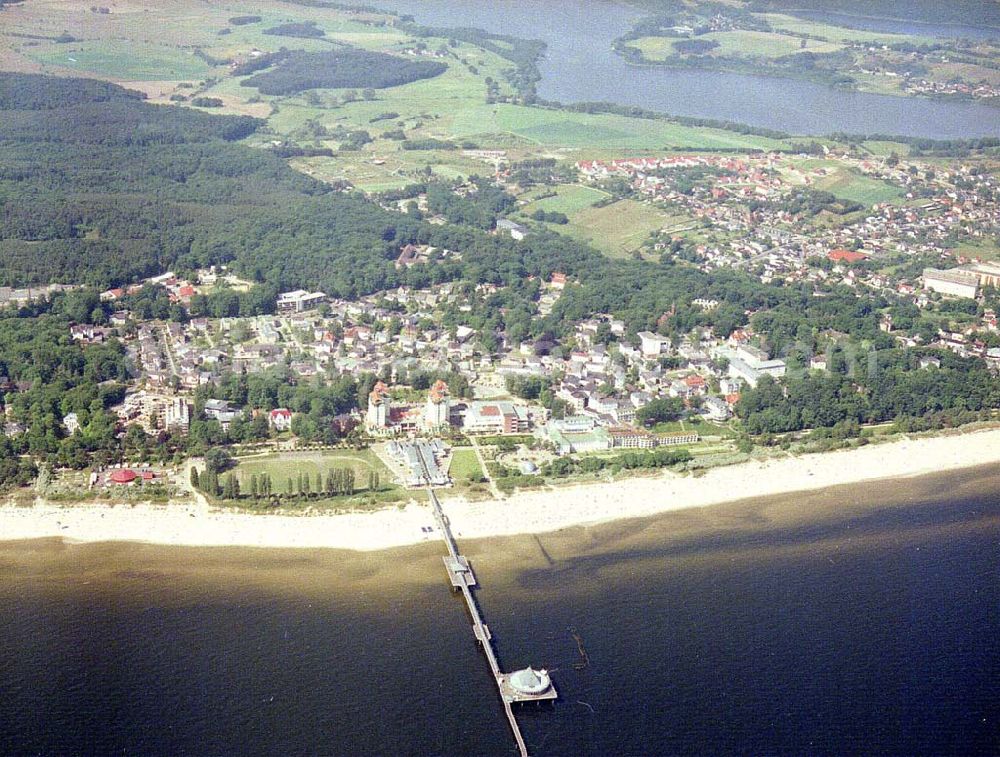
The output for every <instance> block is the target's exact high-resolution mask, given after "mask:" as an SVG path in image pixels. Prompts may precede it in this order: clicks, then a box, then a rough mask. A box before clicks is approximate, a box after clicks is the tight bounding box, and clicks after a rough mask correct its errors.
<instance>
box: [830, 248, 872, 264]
mask: <svg viewBox="0 0 1000 757" xmlns="http://www.w3.org/2000/svg"><path fill="white" fill-rule="evenodd" d="M826 257H827V258H828V259H829V260H832V261H833V262H834V263H860V262H861V261H862V260H868V256H867V255H865V254H864V253H863V252H857V251H856V250H831V251H830V252H829V253H827V256H826Z"/></svg>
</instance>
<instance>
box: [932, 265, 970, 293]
mask: <svg viewBox="0 0 1000 757" xmlns="http://www.w3.org/2000/svg"><path fill="white" fill-rule="evenodd" d="M924 289H930V290H931V291H932V292H939V293H941V294H947V295H951V296H952V297H969V298H975V296H976V295H977V294H979V274H977V273H975V272H973V271H967V270H964V269H962V268H952V269H950V270H947V271H942V270H939V269H937V268H925V269H924Z"/></svg>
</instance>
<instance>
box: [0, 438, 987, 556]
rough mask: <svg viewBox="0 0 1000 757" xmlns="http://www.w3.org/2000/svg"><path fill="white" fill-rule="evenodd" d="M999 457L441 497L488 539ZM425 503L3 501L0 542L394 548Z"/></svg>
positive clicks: (963, 453) (866, 453)
mask: <svg viewBox="0 0 1000 757" xmlns="http://www.w3.org/2000/svg"><path fill="white" fill-rule="evenodd" d="M994 462H1000V429H990V430H986V431H978V432H973V433H967V434H961V435H955V436H942V437H935V438H922V439H907V440H903V441H898V442H893V443H887V444H881V445H871V446H867V447H861V448H859V449H856V450H844V451H837V452H829V453H824V454H815V455H804V456H801V457H794V458H792V457H790V458H782V459H777V460H769V461H763V462H750V463H744V464H740V465H733V466H729V467H723V468H715V469H712V470H709V471H707V472H706V473H705V474H704V475H701V476H691V475H687V476H681V475H677V474H674V473H667V474H663V475H660V476H656V477H653V478H640V479H633V480H628V481H619V482H614V483H595V484H588V485H582V486H576V487H566V488H559V489H553V490H544V491H538V492H526V493H520V494H517V495H514V496H512V497H510V498H509V499H506V500H503V501H495V500H489V501H481V502H467V501H464V500H461V499H449V500H446V502H445V503H444V509H445V512H446V513H447V514H448V516H449V518H450V519H451V522H452V526H453V529H454V532H455V535H456V536H457V537H459V538H465V539H470V538H486V537H493V536H511V535H516V534H526V533H547V532H551V531H558V530H560V529H564V528H569V527H572V526H588V525H595V524H599V523H607V522H610V521H615V520H622V519H628V518H640V517H648V516H652V515H656V514H658V513H664V512H669V511H673V510H681V509H685V508H691V507H706V506H709V505H714V504H719V503H723V502H731V501H734V500H739V499H748V498H754V497H766V496H773V495H780V494H788V493H791V492H797V491H809V490H817V489H825V488H828V487H831V486H838V485H841V484H856V483H861V482H865V481H874V480H878V479H888V478H901V477H912V476H920V475H926V474H931V473H938V472H946V471H955V470H959V469H961V468H966V467H974V466H980V465H986V464H989V463H994ZM432 524H433V518H432V516H431V513H430V509H429V507H428V506H426V505H423V504H417V503H415V502H411V503H410V504H408V505H406V506H405V507H393V508H390V509H386V510H381V511H378V512H371V513H357V514H343V515H302V516H291V515H253V514H240V513H232V512H226V511H216V510H209V509H208V508H205V507H201V506H197V505H171V506H168V507H154V506H146V505H136V506H129V505H119V506H114V507H111V506H96V505H87V506H81V505H78V506H66V507H61V506H54V505H36V506H34V507H3V508H0V540H5V541H6V540H24V539H40V538H52V537H60V538H62V539H65V540H67V541H69V542H102V541H135V542H145V543H151V544H163V545H175V546H205V547H208V546H246V547H276V548H277V547H281V548H331V549H349V550H359V551H372V550H380V549H389V548H393V547H401V546H406V545H411V544H419V543H421V542H426V541H433V540H436V539H438V538H439V537H438V535H437V534H436V533H428V532H426V531H424V530H423V529H424V527H427V526H431V525H432Z"/></svg>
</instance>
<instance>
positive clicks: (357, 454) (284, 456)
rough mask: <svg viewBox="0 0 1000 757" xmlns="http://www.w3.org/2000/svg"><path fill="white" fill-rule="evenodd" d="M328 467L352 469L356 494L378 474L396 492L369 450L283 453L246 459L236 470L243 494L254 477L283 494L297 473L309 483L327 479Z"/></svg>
mask: <svg viewBox="0 0 1000 757" xmlns="http://www.w3.org/2000/svg"><path fill="white" fill-rule="evenodd" d="M331 468H351V469H352V470H353V471H354V475H355V481H356V485H357V488H358V491H362V490H364V489H365V488H366V487H367V486H368V474H369V473H370V472H372V471H375V472H376V473H378V474H379V478H380V483H381V485H382V488H383V489H396V488H398V487H396V486H395V484H394V483H393V481H392V474H391V473H390V472H389V469H388V468H386V467H385V465H384V464H383V463H382V461H381V460H379V459H378V457H376V455H375V454H374V453H373V452H371V450H334V451H330V452H284V453H281V454H274V455H265V456H262V457H251V458H245V459H243V460H241V461H240V463H239V465H238V466H237V467H236V469H235V471H234V472H235V474H236V475H237V476H239V479H240V487H241V489H242V490H243V491H249V490H250V478H251V476H253V475H255V474H256V475H258V476H260V475H262V474H266V475H270V476H271V481H272V483H273V486H274V491H275V492H277V493H282V492H284V491H285V485H286V482H287V480H288V479H289V478H291V479H292V480H293V481H297V480H298V475H299V473H302V474H303V475H308V476H309V482H310V484H313V483H314V482H315V480H316V475H317V474H319V475H321V476H322V477H323V479H324V480H325V479H326V474H327V473H328V472H329V471H330V469H331Z"/></svg>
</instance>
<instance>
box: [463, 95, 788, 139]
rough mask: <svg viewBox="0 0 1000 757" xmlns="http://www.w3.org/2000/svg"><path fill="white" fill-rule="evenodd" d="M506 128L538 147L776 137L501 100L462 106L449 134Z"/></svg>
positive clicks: (487, 132) (470, 134)
mask: <svg viewBox="0 0 1000 757" xmlns="http://www.w3.org/2000/svg"><path fill="white" fill-rule="evenodd" d="M503 133H508V134H512V135H514V136H517V137H520V138H521V139H523V140H525V141H526V142H527V143H529V144H530V143H534V144H535V145H538V146H544V147H564V148H599V149H618V150H664V149H670V148H674V147H677V148H681V147H688V148H692V147H697V148H718V149H726V148H734V147H749V148H758V149H761V150H770V149H774V148H777V147H780V146H781V145H782V142H781V141H780V140H775V139H768V138H766V137H757V136H753V135H745V134H737V133H736V132H730V131H724V130H721V129H699V128H695V127H691V126H682V125H680V124H675V123H670V122H668V121H660V120H654V119H642V118H629V117H627V116H618V115H613V114H603V113H602V114H590V113H573V112H568V111H562V110H554V109H546V108H529V107H525V106H521V105H510V104H505V103H501V104H498V105H481V106H478V107H475V108H468V109H466V110H464V111H463V112H461V113H459V114H457V115H456V116H455V118H454V119H453V121H452V127H451V136H453V137H455V138H473V139H475V138H476V137H477V136H487V135H490V136H491V135H495V134H503Z"/></svg>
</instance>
